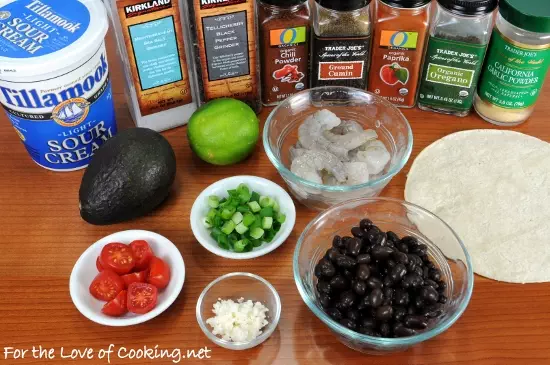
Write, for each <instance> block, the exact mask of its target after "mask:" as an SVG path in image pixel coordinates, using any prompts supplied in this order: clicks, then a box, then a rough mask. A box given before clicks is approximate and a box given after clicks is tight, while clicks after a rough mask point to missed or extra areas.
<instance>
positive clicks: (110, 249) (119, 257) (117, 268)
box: [100, 243, 135, 275]
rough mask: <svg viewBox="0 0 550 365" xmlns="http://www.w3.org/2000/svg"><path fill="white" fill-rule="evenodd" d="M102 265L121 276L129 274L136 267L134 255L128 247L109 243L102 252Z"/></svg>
mask: <svg viewBox="0 0 550 365" xmlns="http://www.w3.org/2000/svg"><path fill="white" fill-rule="evenodd" d="M100 260H101V265H102V266H103V267H104V268H105V269H111V270H113V271H114V272H116V273H117V274H119V275H124V274H128V273H129V272H130V271H132V269H133V268H134V265H135V259H134V254H133V252H132V249H131V248H130V246H128V245H124V244H122V243H109V244H107V245H105V247H103V250H101V256H100Z"/></svg>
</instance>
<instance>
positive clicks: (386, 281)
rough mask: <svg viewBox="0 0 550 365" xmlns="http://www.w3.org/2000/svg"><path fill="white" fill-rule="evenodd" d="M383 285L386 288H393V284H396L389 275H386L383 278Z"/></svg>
mask: <svg viewBox="0 0 550 365" xmlns="http://www.w3.org/2000/svg"><path fill="white" fill-rule="evenodd" d="M382 286H383V287H384V288H386V287H388V288H391V287H392V286H394V282H393V281H392V279H391V278H390V277H389V276H386V277H384V279H383V280H382Z"/></svg>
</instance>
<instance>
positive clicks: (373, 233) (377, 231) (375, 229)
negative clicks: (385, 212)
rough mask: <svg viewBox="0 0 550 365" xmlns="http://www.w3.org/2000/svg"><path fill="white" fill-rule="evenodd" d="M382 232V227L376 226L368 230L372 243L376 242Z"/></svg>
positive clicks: (368, 237)
mask: <svg viewBox="0 0 550 365" xmlns="http://www.w3.org/2000/svg"><path fill="white" fill-rule="evenodd" d="M380 233H381V231H380V229H379V228H378V227H376V226H372V227H371V228H369V230H368V231H367V235H366V237H367V239H368V240H369V242H370V243H371V244H374V241H375V240H376V239H377V237H378V235H379V234H380Z"/></svg>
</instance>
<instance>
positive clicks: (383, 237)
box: [371, 232, 388, 246]
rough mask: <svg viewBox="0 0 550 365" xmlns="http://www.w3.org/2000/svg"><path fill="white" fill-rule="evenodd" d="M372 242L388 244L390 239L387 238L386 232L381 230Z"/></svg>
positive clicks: (382, 244) (374, 243) (381, 244)
mask: <svg viewBox="0 0 550 365" xmlns="http://www.w3.org/2000/svg"><path fill="white" fill-rule="evenodd" d="M371 242H372V244H373V245H380V246H387V243H388V240H387V238H386V234H385V233H384V232H380V234H378V236H376V237H375V238H374V240H373V241H371Z"/></svg>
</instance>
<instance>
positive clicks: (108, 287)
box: [90, 269, 124, 302]
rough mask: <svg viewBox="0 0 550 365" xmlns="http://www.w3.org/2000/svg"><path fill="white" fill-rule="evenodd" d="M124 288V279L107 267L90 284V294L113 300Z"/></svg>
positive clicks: (105, 299)
mask: <svg viewBox="0 0 550 365" xmlns="http://www.w3.org/2000/svg"><path fill="white" fill-rule="evenodd" d="M122 289H124V281H122V279H121V278H120V276H118V275H117V274H116V273H115V272H114V271H112V270H108V269H105V270H103V271H102V272H100V273H99V274H97V276H96V277H95V279H94V281H92V283H91V284H90V294H92V295H93V296H94V298H96V299H99V300H104V301H106V302H108V301H110V300H113V299H114V298H115V297H116V296H117V294H118V293H120V292H121V291H122Z"/></svg>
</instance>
